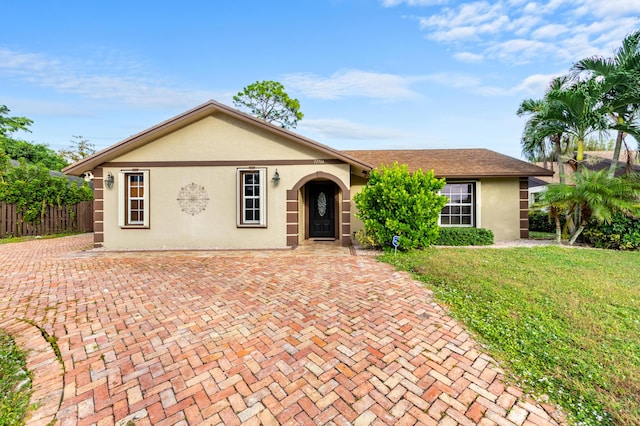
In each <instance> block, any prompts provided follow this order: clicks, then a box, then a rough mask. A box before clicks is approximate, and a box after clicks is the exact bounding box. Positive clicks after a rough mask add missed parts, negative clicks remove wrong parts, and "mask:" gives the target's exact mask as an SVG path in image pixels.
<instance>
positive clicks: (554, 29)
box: [531, 24, 569, 39]
mask: <svg viewBox="0 0 640 426" xmlns="http://www.w3.org/2000/svg"><path fill="white" fill-rule="evenodd" d="M567 31H569V29H568V28H567V27H566V26H564V25H561V24H549V25H544V26H542V27H540V28H538V29H536V30H535V31H533V32H532V33H531V37H533V38H535V39H553V38H557V37H558V36H560V35H562V34H564V33H566V32H567Z"/></svg>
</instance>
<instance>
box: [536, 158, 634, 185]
mask: <svg viewBox="0 0 640 426" xmlns="http://www.w3.org/2000/svg"><path fill="white" fill-rule="evenodd" d="M612 158H613V151H586V152H585V153H584V163H583V164H584V166H585V167H587V168H588V169H589V170H593V171H597V170H602V169H607V170H608V169H609V167H610V166H611V161H612ZM618 158H619V160H618V168H617V170H616V173H615V175H616V176H620V175H622V174H624V173H625V172H626V168H627V159H631V160H632V161H633V160H634V159H635V158H636V151H624V150H623V151H620V156H619V157H618ZM569 163H570V161H566V162H565V163H564V175H565V177H570V176H572V175H573V174H574V173H575V171H574V169H573V167H572V166H571V164H569ZM535 164H536V165H538V166H541V167H542V166H543V164H544V163H542V162H539V163H535ZM547 167H548V168H551V169H553V176H544V177H540V179H539V181H537V182H532V180H531V179H529V187H533V186H541V185H548V184H550V183H560V176H559V175H558V163H557V162H555V161H551V162H547ZM631 170H632V171H634V172H636V173H640V165H639V164H632V166H631Z"/></svg>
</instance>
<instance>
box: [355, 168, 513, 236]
mask: <svg viewBox="0 0 640 426" xmlns="http://www.w3.org/2000/svg"><path fill="white" fill-rule="evenodd" d="M452 182H455V181H452ZM465 182H469V181H468V180H465ZM365 184H366V180H365V179H364V178H360V177H357V176H352V178H351V197H352V208H351V231H352V235H353V232H356V231H358V229H361V228H362V227H363V224H362V221H360V220H359V219H358V218H357V217H356V216H355V213H356V208H355V203H354V202H353V196H354V195H355V194H357V193H359V192H361V191H362V188H363V187H364V186H365ZM476 191H477V193H476V227H478V228H486V229H490V230H491V231H493V233H494V238H495V240H496V241H512V240H518V239H520V183H519V179H518V178H496V179H481V180H479V181H476Z"/></svg>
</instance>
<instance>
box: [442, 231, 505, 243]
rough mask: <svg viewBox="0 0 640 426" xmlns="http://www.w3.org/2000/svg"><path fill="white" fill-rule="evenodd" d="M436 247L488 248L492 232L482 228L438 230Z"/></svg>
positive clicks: (491, 241)
mask: <svg viewBox="0 0 640 426" xmlns="http://www.w3.org/2000/svg"><path fill="white" fill-rule="evenodd" d="M434 244H435V245H437V246H489V245H491V244H493V232H492V231H490V230H489V229H484V228H440V233H439V235H438V239H437V240H436V242H435V243H434Z"/></svg>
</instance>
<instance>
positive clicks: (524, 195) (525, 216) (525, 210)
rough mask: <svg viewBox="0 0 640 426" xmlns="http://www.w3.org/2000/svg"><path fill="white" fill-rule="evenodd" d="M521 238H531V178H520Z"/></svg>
mask: <svg viewBox="0 0 640 426" xmlns="http://www.w3.org/2000/svg"><path fill="white" fill-rule="evenodd" d="M520 238H529V179H527V178H526V177H521V178H520Z"/></svg>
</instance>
